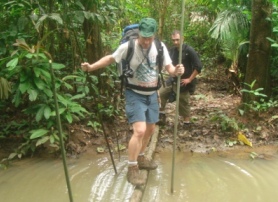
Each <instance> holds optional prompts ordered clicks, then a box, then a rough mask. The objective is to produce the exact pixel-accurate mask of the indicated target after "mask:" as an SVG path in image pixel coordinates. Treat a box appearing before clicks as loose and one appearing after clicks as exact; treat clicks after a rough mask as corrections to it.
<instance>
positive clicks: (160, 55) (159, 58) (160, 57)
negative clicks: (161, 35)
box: [154, 38, 165, 87]
mask: <svg viewBox="0 0 278 202" xmlns="http://www.w3.org/2000/svg"><path fill="white" fill-rule="evenodd" d="M154 43H155V46H156V49H157V52H158V54H157V56H156V64H157V66H158V69H159V74H160V77H159V78H158V85H160V78H161V82H162V85H163V87H165V82H164V78H163V74H162V67H163V59H164V50H163V46H162V45H161V41H160V40H159V39H158V38H155V39H154ZM159 87H160V86H159Z"/></svg>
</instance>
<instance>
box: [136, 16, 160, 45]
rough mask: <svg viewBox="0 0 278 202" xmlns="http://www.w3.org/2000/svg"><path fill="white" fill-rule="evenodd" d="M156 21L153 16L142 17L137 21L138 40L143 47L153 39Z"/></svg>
mask: <svg viewBox="0 0 278 202" xmlns="http://www.w3.org/2000/svg"><path fill="white" fill-rule="evenodd" d="M156 30H157V23H156V21H155V19H153V18H143V19H142V20H141V21H140V22H139V38H138V42H139V44H140V45H141V46H142V48H143V49H148V48H149V47H150V45H151V44H152V42H153V40H154V36H155V33H156Z"/></svg>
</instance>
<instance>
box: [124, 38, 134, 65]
mask: <svg viewBox="0 0 278 202" xmlns="http://www.w3.org/2000/svg"><path fill="white" fill-rule="evenodd" d="M134 46H135V39H130V40H129V41H128V46H127V53H126V60H125V61H126V64H127V65H128V68H130V66H129V63H130V61H131V59H132V56H133V54H134Z"/></svg>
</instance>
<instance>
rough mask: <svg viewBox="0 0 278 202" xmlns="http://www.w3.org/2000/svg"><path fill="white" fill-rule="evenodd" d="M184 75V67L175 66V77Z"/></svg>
mask: <svg viewBox="0 0 278 202" xmlns="http://www.w3.org/2000/svg"><path fill="white" fill-rule="evenodd" d="M183 73H184V66H183V65H182V64H178V65H176V70H175V75H176V76H181V75H182V74H183Z"/></svg>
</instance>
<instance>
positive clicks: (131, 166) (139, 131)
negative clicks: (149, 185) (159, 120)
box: [127, 122, 146, 185]
mask: <svg viewBox="0 0 278 202" xmlns="http://www.w3.org/2000/svg"><path fill="white" fill-rule="evenodd" d="M145 131H146V123H145V122H135V123H133V134H132V136H131V138H130V141H129V144H128V172H127V181H128V182H130V183H131V184H133V185H143V184H144V181H143V178H141V176H140V174H139V168H138V162H137V158H138V155H139V153H140V151H141V149H142V144H143V138H144V135H145Z"/></svg>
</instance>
